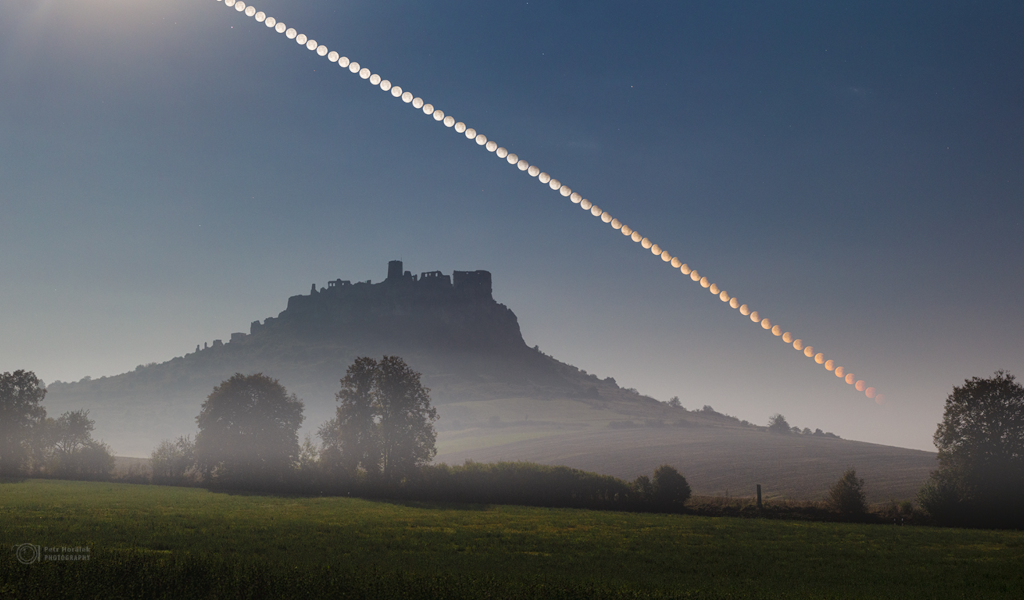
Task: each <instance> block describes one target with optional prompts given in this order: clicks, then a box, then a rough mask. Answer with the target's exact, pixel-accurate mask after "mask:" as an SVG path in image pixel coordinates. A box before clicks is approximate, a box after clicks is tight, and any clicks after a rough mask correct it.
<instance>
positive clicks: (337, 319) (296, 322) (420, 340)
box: [214, 260, 525, 349]
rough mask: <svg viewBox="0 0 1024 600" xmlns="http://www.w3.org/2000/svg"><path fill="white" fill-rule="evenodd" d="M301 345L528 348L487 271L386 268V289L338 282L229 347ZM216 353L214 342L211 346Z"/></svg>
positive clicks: (293, 303)
mask: <svg viewBox="0 0 1024 600" xmlns="http://www.w3.org/2000/svg"><path fill="white" fill-rule="evenodd" d="M285 330H287V331H290V332H292V333H293V334H295V335H299V336H300V337H303V338H334V339H377V340H381V341H385V340H392V341H399V340H401V341H403V342H404V343H412V344H415V345H417V346H419V345H429V346H434V345H437V344H440V345H441V346H453V345H454V346H462V345H464V344H469V345H470V346H476V347H480V346H489V347H504V348H506V349H508V348H513V347H514V348H519V347H525V343H524V342H523V339H522V333H521V332H520V330H519V321H518V319H516V316H515V314H513V313H512V311H511V310H509V309H508V308H506V307H505V306H504V305H502V304H498V303H497V302H495V301H494V297H493V296H492V290H491V274H490V272H489V271H454V272H453V273H452V275H451V276H448V275H445V274H444V273H442V272H440V271H426V272H423V273H420V274H419V275H418V276H417V275H413V274H412V273H411V272H409V271H405V270H403V264H402V261H400V260H393V261H390V262H389V263H388V275H387V278H386V279H385V280H384V281H381V282H380V283H373V282H372V281H357V282H354V283H353V282H352V281H347V280H342V279H336V280H334V281H329V282H327V286H326V287H321V288H320V289H317V286H316V284H313V286H312V288H311V289H310V291H309V294H304V295H298V296H292V297H290V298H288V307H287V309H285V311H284V312H282V313H281V314H280V315H278V316H277V317H276V318H275V317H270V318H267V319H265V320H264V321H263V322H262V323H260V322H259V321H253V323H252V325H251V326H250V328H249V335H246V334H244V333H235V334H232V335H231V343H246V342H248V341H249V339H250V338H257V337H260V336H263V335H267V334H270V333H271V332H272V331H277V332H283V331H285ZM214 344H215V345H216V344H217V342H214Z"/></svg>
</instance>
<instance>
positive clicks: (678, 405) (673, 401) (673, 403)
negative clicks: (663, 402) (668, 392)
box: [668, 396, 683, 408]
mask: <svg viewBox="0 0 1024 600" xmlns="http://www.w3.org/2000/svg"><path fill="white" fill-rule="evenodd" d="M668 405H669V406H671V407H672V408H682V407H683V403H682V402H680V401H679V396H672V397H671V398H669V401H668Z"/></svg>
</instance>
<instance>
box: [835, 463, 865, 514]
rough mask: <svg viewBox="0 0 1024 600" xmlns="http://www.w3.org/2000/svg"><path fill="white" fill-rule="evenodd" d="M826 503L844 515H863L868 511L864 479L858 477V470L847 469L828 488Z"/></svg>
mask: <svg viewBox="0 0 1024 600" xmlns="http://www.w3.org/2000/svg"><path fill="white" fill-rule="evenodd" d="M825 503H826V504H827V505H828V507H829V508H831V509H832V510H834V511H836V512H838V513H840V514H843V515H849V516H852V515H862V514H864V513H866V512H867V509H868V507H867V502H866V501H865V499H864V480H863V479H860V478H858V477H857V471H855V470H854V469H852V468H850V469H847V470H846V472H845V473H843V476H842V477H840V478H839V480H838V481H836V482H835V483H834V484H832V487H831V488H829V490H828V497H827V498H826V499H825Z"/></svg>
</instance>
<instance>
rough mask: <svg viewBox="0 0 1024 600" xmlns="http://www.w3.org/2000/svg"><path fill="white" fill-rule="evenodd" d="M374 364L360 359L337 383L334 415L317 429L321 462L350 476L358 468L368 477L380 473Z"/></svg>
mask: <svg viewBox="0 0 1024 600" xmlns="http://www.w3.org/2000/svg"><path fill="white" fill-rule="evenodd" d="M377 378H378V365H377V361H375V360H373V359H372V358H367V357H365V356H361V357H359V358H357V359H356V360H355V362H353V363H352V364H351V365H350V366H349V368H348V370H347V371H346V372H345V378H344V379H342V380H341V391H339V392H338V393H337V394H335V398H336V399H337V400H338V409H337V414H336V416H335V418H334V419H331V420H330V421H328V422H327V423H325V424H324V425H323V426H322V427H321V428H320V432H319V433H320V437H321V439H322V440H323V441H324V446H325V448H324V450H325V453H326V456H325V459H326V461H327V462H329V463H337V464H338V465H339V466H341V468H342V469H343V470H344V471H346V472H348V473H354V472H355V471H356V469H358V468H360V467H362V468H363V469H364V470H366V472H367V473H369V474H370V475H376V474H378V473H379V471H380V432H379V430H378V428H377V426H376V407H375V406H374V402H375V397H376V386H377Z"/></svg>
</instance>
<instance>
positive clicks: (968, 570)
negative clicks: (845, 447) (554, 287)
mask: <svg viewBox="0 0 1024 600" xmlns="http://www.w3.org/2000/svg"><path fill="white" fill-rule="evenodd" d="M0 539H2V542H3V544H4V545H5V546H6V548H5V555H4V556H3V558H2V560H0V598H27V597H54V598H62V597H80V598H100V597H102V598H132V597H140V598H150V597H154V598H156V597H165V598H182V597H198V598H275V597H310V598H315V597H322V596H327V595H329V596H332V597H339V598H482V597H489V598H527V597H531V598H532V597H552V598H646V597H652V598H1020V597H1024V569H1021V565H1022V564H1024V532H1019V531H1017V532H1013V531H979V530H962V529H960V530H957V529H940V528H932V527H908V526H904V527H901V526H893V525H858V524H845V523H821V522H796V521H780V520H764V519H732V518H711V517H698V516H691V515H662V514H637V513H622V512H603V511H588V510H577V509H541V508H529V507H517V506H499V505H446V504H422V503H409V502H388V501H368V500H361V499H353V498H328V497H316V498H308V497H287V496H260V495H244V494H225V493H213V492H210V491H207V490H203V489H197V488H176V487H163V486H152V485H130V484H115V483H88V482H71V481H56V480H25V481H20V482H7V483H3V484H0ZM25 543H28V544H35V545H39V546H40V547H43V548H46V547H79V548H81V547H87V548H88V549H89V551H88V560H85V561H75V562H57V561H46V562H36V563H33V564H21V563H20V562H19V561H18V560H17V557H16V554H15V552H14V550H13V547H14V546H16V545H19V544H25Z"/></svg>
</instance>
